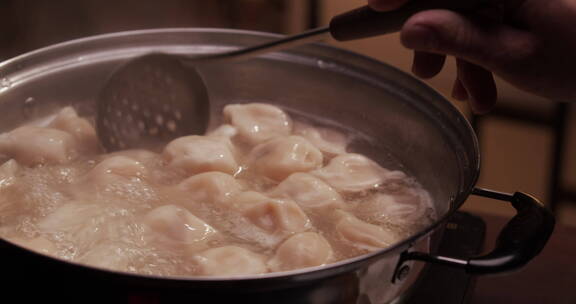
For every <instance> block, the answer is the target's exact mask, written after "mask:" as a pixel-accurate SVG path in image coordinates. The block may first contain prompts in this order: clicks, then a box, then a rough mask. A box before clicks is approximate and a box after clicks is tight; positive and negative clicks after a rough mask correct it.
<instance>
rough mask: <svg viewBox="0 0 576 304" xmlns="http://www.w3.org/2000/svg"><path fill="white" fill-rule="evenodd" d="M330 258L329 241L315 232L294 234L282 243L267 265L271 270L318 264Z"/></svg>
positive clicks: (324, 262) (326, 261) (322, 263)
mask: <svg viewBox="0 0 576 304" xmlns="http://www.w3.org/2000/svg"><path fill="white" fill-rule="evenodd" d="M331 258H332V247H331V246H330V243H328V241H327V240H326V239H325V238H324V237H322V236H321V235H320V234H318V233H316V232H304V233H299V234H296V235H294V236H292V237H290V238H289V239H287V240H286V241H284V243H282V244H281V245H280V246H279V247H278V249H277V250H276V253H275V254H274V256H273V257H272V259H271V260H270V261H269V262H268V266H269V267H270V269H271V270H272V271H285V270H293V269H298V268H305V267H313V266H320V265H324V264H326V263H328V262H329V261H330V259H331Z"/></svg>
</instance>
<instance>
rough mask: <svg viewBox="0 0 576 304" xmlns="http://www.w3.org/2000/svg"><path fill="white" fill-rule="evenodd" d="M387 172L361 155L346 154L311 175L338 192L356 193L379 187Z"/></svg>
mask: <svg viewBox="0 0 576 304" xmlns="http://www.w3.org/2000/svg"><path fill="white" fill-rule="evenodd" d="M389 172H390V171H388V170H386V169H384V168H382V167H380V166H379V165H378V164H377V163H375V162H374V161H372V160H370V159H368V158H367V157H365V156H363V155H360V154H354V153H347V154H342V155H339V156H336V157H335V158H333V159H332V160H330V163H328V165H327V166H326V167H324V168H321V169H318V170H315V171H314V172H312V174H314V175H315V176H317V177H319V178H321V179H323V180H324V181H325V182H326V183H328V184H329V185H330V186H332V187H334V188H335V189H336V190H338V191H346V192H357V191H363V190H368V189H373V188H375V187H376V186H378V185H380V184H381V183H382V182H383V181H384V179H385V178H386V175H387V174H388V173H389Z"/></svg>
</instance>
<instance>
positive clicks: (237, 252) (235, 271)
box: [192, 246, 267, 276]
mask: <svg viewBox="0 0 576 304" xmlns="http://www.w3.org/2000/svg"><path fill="white" fill-rule="evenodd" d="M192 259H193V260H194V261H195V262H196V264H197V265H198V268H199V269H200V274H202V275H209V276H229V275H248V274H259V273H265V272H267V268H266V263H265V257H264V256H262V255H260V254H257V253H254V252H252V251H250V250H248V249H245V248H242V247H238V246H224V247H217V248H212V249H208V250H206V251H203V252H201V253H199V254H196V255H194V256H193V258H192Z"/></svg>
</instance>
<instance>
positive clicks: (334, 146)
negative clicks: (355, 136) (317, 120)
mask: <svg viewBox="0 0 576 304" xmlns="http://www.w3.org/2000/svg"><path fill="white" fill-rule="evenodd" d="M294 134H297V135H300V136H302V137H304V138H306V139H307V140H308V141H309V142H310V143H312V144H313V145H314V146H315V147H316V148H318V150H320V151H322V153H325V154H326V155H328V156H335V155H339V154H344V153H346V145H347V144H348V139H347V138H346V136H345V135H344V134H342V133H340V132H338V131H335V130H333V129H328V128H320V127H311V126H308V125H305V124H295V126H294Z"/></svg>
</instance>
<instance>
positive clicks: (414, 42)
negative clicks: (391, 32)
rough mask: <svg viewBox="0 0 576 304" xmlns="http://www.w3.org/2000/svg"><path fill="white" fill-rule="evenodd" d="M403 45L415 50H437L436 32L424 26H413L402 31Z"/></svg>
mask: <svg viewBox="0 0 576 304" xmlns="http://www.w3.org/2000/svg"><path fill="white" fill-rule="evenodd" d="M401 39H402V44H403V45H404V46H405V47H407V48H409V49H415V50H424V51H426V50H435V49H437V48H438V35H437V34H436V32H435V31H434V30H433V29H431V28H429V27H427V26H422V25H412V26H410V27H408V28H406V29H404V30H403V31H402V37H401Z"/></svg>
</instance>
